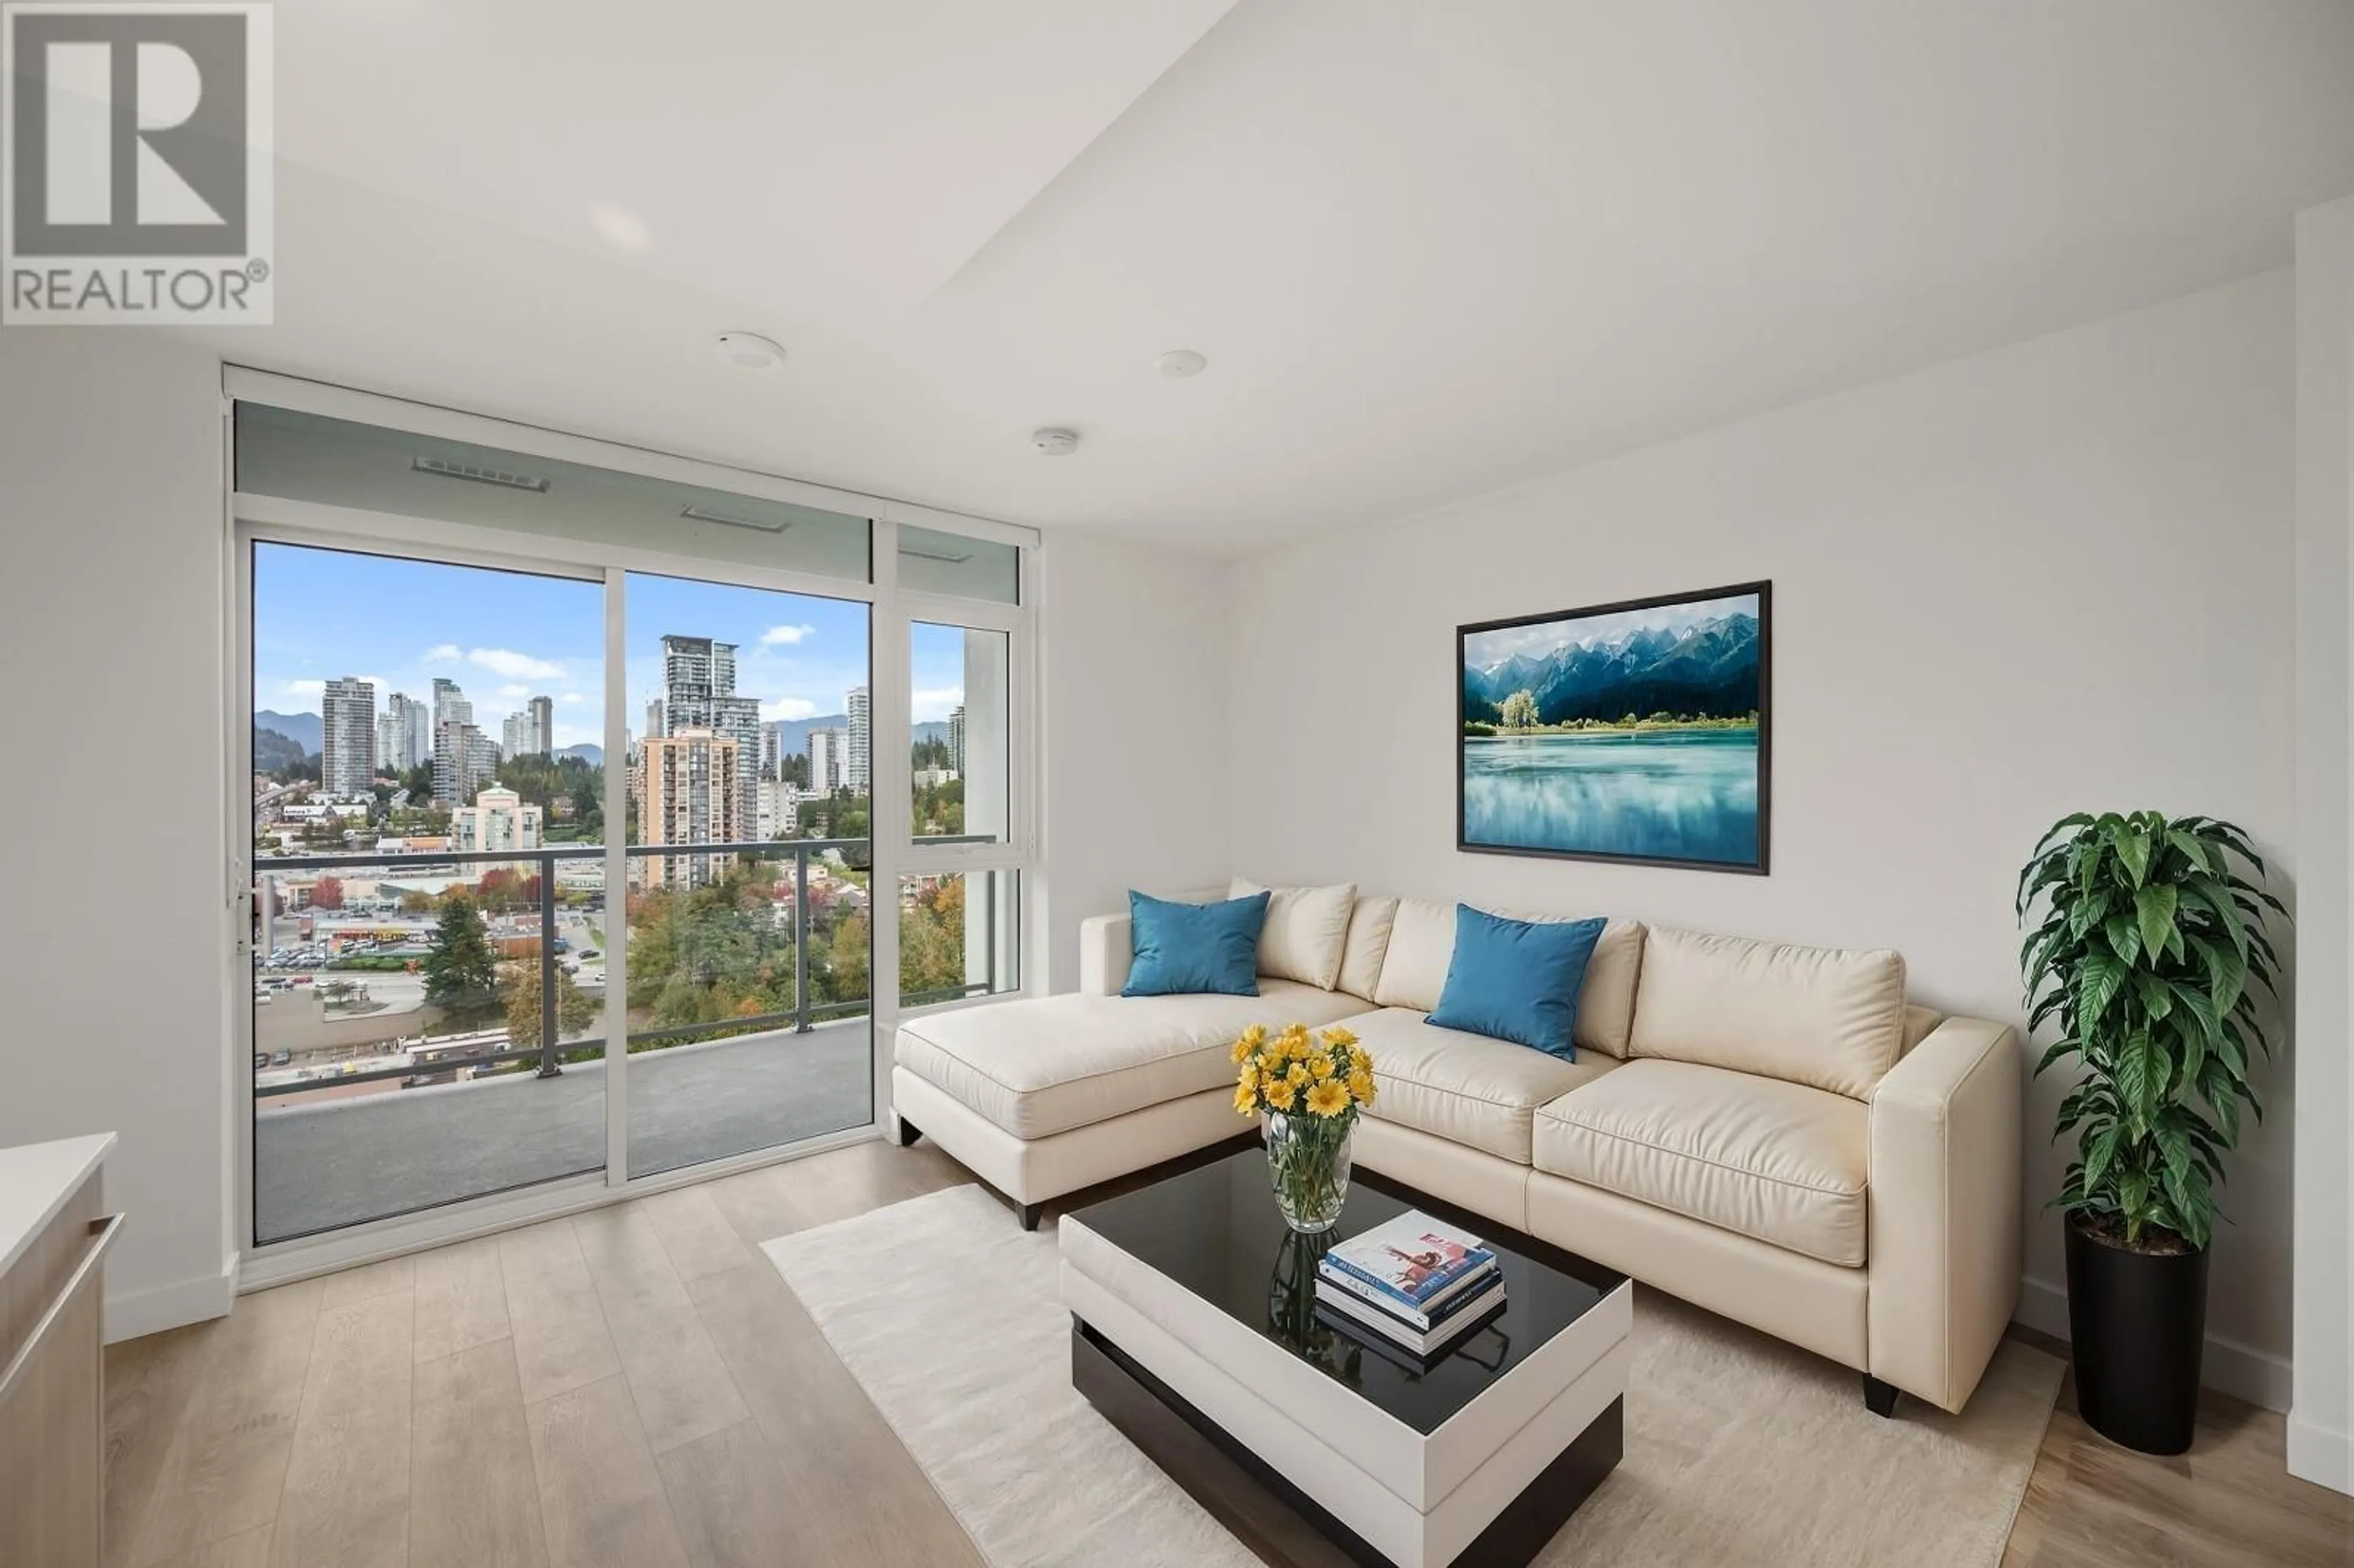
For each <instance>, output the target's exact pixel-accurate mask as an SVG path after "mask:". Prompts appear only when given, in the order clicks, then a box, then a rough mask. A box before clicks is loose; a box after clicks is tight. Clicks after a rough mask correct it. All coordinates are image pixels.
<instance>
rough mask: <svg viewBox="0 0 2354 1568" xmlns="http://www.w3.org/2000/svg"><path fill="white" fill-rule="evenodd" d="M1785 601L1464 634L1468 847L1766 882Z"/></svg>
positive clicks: (1654, 608) (1642, 603) (1677, 608)
mask: <svg viewBox="0 0 2354 1568" xmlns="http://www.w3.org/2000/svg"><path fill="white" fill-rule="evenodd" d="M1772 599H1773V585H1772V584H1770V583H1747V584H1744V585H1742V586H1740V587H1737V588H1710V589H1706V590H1703V591H1702V592H1700V593H1693V594H1679V595H1675V596H1672V597H1670V598H1665V599H1642V600H1637V601H1633V602H1629V603H1626V604H1614V605H1598V606H1595V607H1593V608H1591V609H1573V610H1563V611H1560V612H1557V613H1555V614H1552V615H1545V616H1537V617H1532V618H1528V619H1523V620H1510V621H1489V622H1485V623H1483V624H1480V625H1477V626H1466V627H1463V628H1461V629H1460V630H1458V633H1457V642H1458V649H1459V652H1460V662H1461V666H1462V686H1461V708H1460V715H1459V725H1458V729H1459V736H1458V743H1457V744H1458V747H1460V753H1461V754H1460V765H1461V785H1460V790H1459V794H1458V813H1459V815H1458V824H1457V827H1458V832H1457V842H1458V844H1459V845H1460V847H1462V848H1464V849H1467V850H1484V851H1490V852H1495V853H1515V854H1551V855H1570V856H1576V857H1580V858H1585V859H1601V860H1625V861H1638V862H1644V863H1654V864H1662V865H1688V866H1695V867H1709V868H1712V869H1716V870H1722V871H1746V872H1755V873H1760V874H1762V873H1764V871H1765V859H1766V856H1765V849H1766V799H1767V797H1766V763H1767V758H1768V755H1769V747H1768V744H1767V741H1768V728H1769V725H1770V722H1771V715H1770V713H1769V711H1768V710H1769V706H1770V703H1769V695H1770V687H1769V678H1770V675H1769V673H1770V668H1771V654H1770V648H1771V642H1770V640H1769V636H1768V630H1769V621H1770V618H1771V614H1772V608H1771V607H1772Z"/></svg>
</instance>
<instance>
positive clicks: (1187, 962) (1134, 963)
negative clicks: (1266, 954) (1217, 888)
mask: <svg viewBox="0 0 2354 1568" xmlns="http://www.w3.org/2000/svg"><path fill="white" fill-rule="evenodd" d="M1271 896H1273V895H1271V894H1268V893H1264V892H1261V893H1254V894H1252V895H1250V896H1249V897H1247V898H1229V899H1226V900H1225V901H1224V902H1223V903H1218V904H1172V903H1171V902H1170V901H1169V900H1167V899H1165V898H1148V897H1146V896H1145V895H1143V894H1141V893H1138V892H1135V891H1133V890H1131V891H1130V892H1129V895H1128V916H1129V923H1130V929H1131V931H1132V932H1133V935H1134V943H1135V948H1136V956H1135V957H1134V958H1133V959H1130V960H1129V966H1128V983H1127V984H1126V985H1124V986H1122V987H1120V989H1119V994H1120V995H1122V996H1180V995H1184V994H1186V993H1189V992H1198V991H1214V992H1216V993H1217V994H1219V995H1222V996H1257V994H1258V931H1259V927H1262V926H1264V925H1266V924H1267V899H1268V898H1269V897H1271Z"/></svg>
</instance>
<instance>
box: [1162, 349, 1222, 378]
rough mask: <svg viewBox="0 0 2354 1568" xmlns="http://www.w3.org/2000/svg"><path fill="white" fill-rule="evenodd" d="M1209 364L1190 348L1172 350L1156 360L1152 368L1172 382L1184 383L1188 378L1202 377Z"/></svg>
mask: <svg viewBox="0 0 2354 1568" xmlns="http://www.w3.org/2000/svg"><path fill="white" fill-rule="evenodd" d="M1209 364H1210V362H1209V361H1208V360H1206V359H1204V358H1203V357H1202V356H1201V355H1198V354H1195V353H1194V352H1193V350H1192V349H1190V348H1172V349H1171V350H1170V351H1169V352H1168V353H1166V354H1164V355H1161V357H1160V358H1158V359H1156V360H1154V361H1153V362H1152V367H1153V368H1154V369H1155V370H1158V371H1160V372H1161V375H1163V376H1168V377H1169V378H1170V379H1171V380H1172V381H1182V380H1183V379H1184V378H1185V377H1186V376H1199V375H1201V374H1202V372H1203V371H1204V370H1205V369H1206V368H1208V366H1209Z"/></svg>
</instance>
